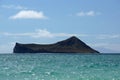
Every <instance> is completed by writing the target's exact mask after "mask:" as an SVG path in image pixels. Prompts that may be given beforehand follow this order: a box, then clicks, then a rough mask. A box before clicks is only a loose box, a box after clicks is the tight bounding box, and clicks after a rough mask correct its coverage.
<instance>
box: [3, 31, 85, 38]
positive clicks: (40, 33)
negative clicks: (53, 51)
mask: <svg viewBox="0 0 120 80" xmlns="http://www.w3.org/2000/svg"><path fill="white" fill-rule="evenodd" d="M3 35H5V36H13V37H26V36H28V37H32V38H41V37H44V38H53V37H69V36H79V37H85V36H87V35H86V34H69V33H51V32H49V31H48V30H46V29H37V30H35V32H29V33H8V32H4V33H3Z"/></svg>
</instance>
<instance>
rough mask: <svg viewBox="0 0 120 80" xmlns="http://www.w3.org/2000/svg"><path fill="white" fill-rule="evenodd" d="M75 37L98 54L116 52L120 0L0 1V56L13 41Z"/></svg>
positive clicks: (119, 35) (119, 40)
mask: <svg viewBox="0 0 120 80" xmlns="http://www.w3.org/2000/svg"><path fill="white" fill-rule="evenodd" d="M71 36H77V37H78V38H79V39H80V40H82V41H83V42H85V43H86V44H88V45H89V46H91V47H92V48H94V49H96V50H98V51H99V52H101V53H119V52H120V0H0V53H12V52H13V48H14V46H15V43H16V42H19V43H39V44H50V43H55V42H57V41H61V40H64V39H67V38H69V37H71Z"/></svg>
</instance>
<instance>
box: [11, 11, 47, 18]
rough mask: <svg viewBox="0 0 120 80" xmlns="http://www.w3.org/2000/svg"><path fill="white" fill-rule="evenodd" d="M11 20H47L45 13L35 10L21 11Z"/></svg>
mask: <svg viewBox="0 0 120 80" xmlns="http://www.w3.org/2000/svg"><path fill="white" fill-rule="evenodd" d="M10 19H47V17H46V16H45V15H44V13H43V12H37V11H34V10H21V11H20V12H18V13H17V14H15V15H13V16H11V17H10Z"/></svg>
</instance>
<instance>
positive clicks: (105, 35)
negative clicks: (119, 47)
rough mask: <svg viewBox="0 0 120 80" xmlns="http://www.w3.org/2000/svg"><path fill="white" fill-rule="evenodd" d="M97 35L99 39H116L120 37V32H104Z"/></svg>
mask: <svg viewBox="0 0 120 80" xmlns="http://www.w3.org/2000/svg"><path fill="white" fill-rule="evenodd" d="M96 37H97V39H116V38H120V35H119V34H113V35H112V34H111V35H108V34H102V35H97V36H96Z"/></svg>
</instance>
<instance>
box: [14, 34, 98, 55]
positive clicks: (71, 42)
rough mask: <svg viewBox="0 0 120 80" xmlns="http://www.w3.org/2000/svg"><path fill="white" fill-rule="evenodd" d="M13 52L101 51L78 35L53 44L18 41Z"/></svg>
mask: <svg viewBox="0 0 120 80" xmlns="http://www.w3.org/2000/svg"><path fill="white" fill-rule="evenodd" d="M13 53H99V52H98V51H96V50H94V49H92V48H91V47H89V46H88V45H87V44H85V43H84V42H83V41H81V40H80V39H79V38H77V37H76V36H72V37H70V38H68V39H66V40H63V41H59V42H57V43H53V44H21V43H16V44H15V47H14V49H13Z"/></svg>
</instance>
